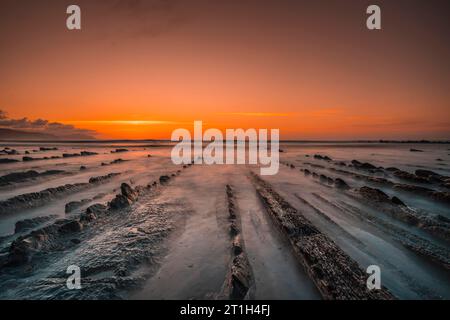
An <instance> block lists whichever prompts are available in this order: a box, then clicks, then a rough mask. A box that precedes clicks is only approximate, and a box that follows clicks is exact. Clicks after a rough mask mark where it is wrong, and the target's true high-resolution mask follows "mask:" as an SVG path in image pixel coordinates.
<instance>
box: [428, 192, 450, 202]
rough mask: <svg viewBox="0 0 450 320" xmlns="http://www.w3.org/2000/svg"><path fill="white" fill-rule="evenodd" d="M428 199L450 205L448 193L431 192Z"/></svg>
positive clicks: (449, 194)
mask: <svg viewBox="0 0 450 320" xmlns="http://www.w3.org/2000/svg"><path fill="white" fill-rule="evenodd" d="M430 197H431V198H432V199H434V200H437V201H441V202H445V203H446V204H450V192H439V191H435V192H431V193H430Z"/></svg>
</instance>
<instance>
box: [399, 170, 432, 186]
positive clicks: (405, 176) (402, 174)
mask: <svg viewBox="0 0 450 320" xmlns="http://www.w3.org/2000/svg"><path fill="white" fill-rule="evenodd" d="M394 176H395V177H397V178H399V179H403V180H408V181H413V182H416V183H428V182H429V181H428V180H427V179H425V178H422V177H419V176H416V175H415V174H413V173H409V172H406V171H402V170H398V171H395V172H394Z"/></svg>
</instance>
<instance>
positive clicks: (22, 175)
mask: <svg viewBox="0 0 450 320" xmlns="http://www.w3.org/2000/svg"><path fill="white" fill-rule="evenodd" d="M61 173H64V171H63V170H47V171H44V172H37V171H35V170H29V171H24V172H12V173H9V174H7V175H4V176H1V177H0V186H4V185H10V184H12V183H19V182H24V181H27V180H29V179H36V178H39V177H44V176H50V175H56V174H61Z"/></svg>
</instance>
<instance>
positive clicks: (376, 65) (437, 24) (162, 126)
mask: <svg viewBox="0 0 450 320" xmlns="http://www.w3.org/2000/svg"><path fill="white" fill-rule="evenodd" d="M70 4H77V5H79V6H80V8H81V15H82V21H81V25H82V29H81V30H73V31H70V30H68V29H67V28H66V18H67V16H68V15H67V14H66V8H67V6H68V5H70ZM371 4H377V5H379V6H380V8H381V19H382V30H375V31H370V30H368V29H367V28H366V19H367V14H366V8H367V7H368V6H369V5H371ZM449 9H450V2H449V1H447V0H428V1H425V0H423V1H415V0H396V1H381V0H378V1H365V0H346V1H340V0H317V1H301V0H295V1H294V0H264V1H258V0H227V1H225V0H215V1H211V0H209V1H208V0H146V1H144V0H142V1H140V0H111V1H101V0H98V1H96V0H70V1H62V0H54V1H48V0H41V1H35V0H33V1H31V0H30V1H28V0H21V1H16V0H2V1H1V2H0V114H1V115H2V116H1V119H0V127H8V128H13V129H19V128H17V125H15V124H14V123H20V121H21V123H22V128H21V129H24V130H43V131H46V130H50V129H52V130H53V133H57V132H58V128H57V127H61V128H64V129H63V130H66V131H65V132H67V131H70V130H74V132H82V133H83V132H84V133H88V134H91V135H93V136H95V137H96V138H99V139H170V136H171V132H172V131H173V130H174V129H177V128H187V129H192V127H193V121H194V120H201V121H203V123H204V127H205V128H208V127H211V128H218V129H221V130H225V129H226V128H230V129H232V128H244V129H246V128H267V129H273V128H278V129H280V136H281V138H282V139H298V140H355V139H356V140H357V139H450V90H449V89H450V72H449V71H450V70H449V69H450V68H449V61H450V59H449V58H450V42H449V41H448V39H449V38H450V37H449V31H450V19H449V12H450V10H449ZM37 120H40V121H37ZM24 123H35V124H34V127H33V126H31V127H29V128H24V127H23V124H24ZM39 123H42V124H43V125H41V126H37V124H39ZM52 123H57V124H59V126H58V125H51V126H49V125H48V124H52Z"/></svg>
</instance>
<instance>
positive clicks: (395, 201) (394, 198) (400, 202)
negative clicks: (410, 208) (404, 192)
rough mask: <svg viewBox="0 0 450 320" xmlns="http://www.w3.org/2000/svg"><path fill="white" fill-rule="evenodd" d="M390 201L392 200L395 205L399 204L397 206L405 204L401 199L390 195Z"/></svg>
mask: <svg viewBox="0 0 450 320" xmlns="http://www.w3.org/2000/svg"><path fill="white" fill-rule="evenodd" d="M391 201H392V203H393V204H396V205H399V206H406V204H405V203H404V202H403V201H402V200H400V199H399V198H397V197H395V196H394V197H392V199H391Z"/></svg>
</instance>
